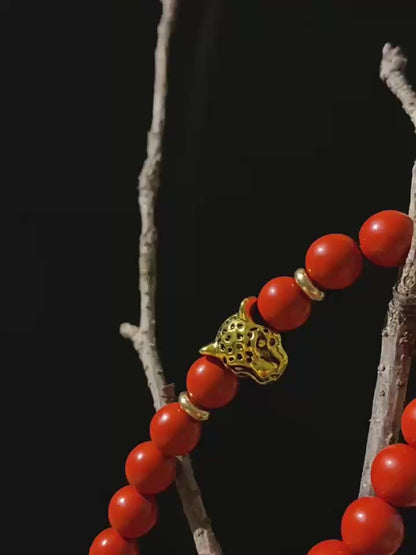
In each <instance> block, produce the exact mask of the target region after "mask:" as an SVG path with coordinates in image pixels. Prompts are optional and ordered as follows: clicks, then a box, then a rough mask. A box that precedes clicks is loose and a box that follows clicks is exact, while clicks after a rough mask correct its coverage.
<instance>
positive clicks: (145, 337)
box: [120, 0, 222, 555]
mask: <svg viewBox="0 0 416 555" xmlns="http://www.w3.org/2000/svg"><path fill="white" fill-rule="evenodd" d="M162 5H163V8H162V17H161V19H160V22H159V26H158V36H157V44H156V52H155V81H154V95H153V114H152V123H151V128H150V131H149V133H148V142H147V158H146V160H145V162H144V165H143V168H142V171H141V173H140V176H139V196H138V203H139V207H140V216H141V234H140V245H139V292H140V301H141V302H140V328H138V327H137V326H133V325H131V324H128V323H124V324H121V326H120V333H121V335H122V336H123V337H125V338H127V339H130V340H131V341H132V343H133V347H134V348H135V350H136V351H137V353H138V355H139V357H140V360H141V361H142V364H143V369H144V372H145V375H146V378H147V383H148V386H149V389H150V392H151V394H152V397H153V404H154V407H155V409H156V410H158V409H159V408H160V407H162V406H163V405H164V404H166V403H167V402H171V401H172V400H173V399H172V398H173V397H174V391H173V386H172V384H170V385H166V379H165V375H164V372H163V368H162V363H161V361H160V357H159V354H158V351H157V345H156V310H155V302H156V299H155V291H156V247H157V231H156V227H155V217H154V208H155V201H156V196H157V192H158V189H159V186H160V166H161V161H162V140H163V132H164V127H165V114H166V95H167V65H168V56H169V43H170V38H171V35H172V30H173V25H174V20H175V16H176V12H177V6H178V0H162ZM176 487H177V490H178V493H179V496H180V498H181V501H182V504H183V509H184V512H185V515H186V517H187V519H188V522H189V526H190V527H191V530H192V534H193V537H194V541H195V547H196V550H197V553H198V554H199V555H221V553H222V551H221V547H220V545H219V544H218V542H217V540H216V538H215V536H214V532H213V531H212V527H211V524H210V521H209V518H208V516H207V513H206V511H205V507H204V504H203V501H202V497H201V492H200V490H199V488H198V484H197V482H196V480H195V476H194V472H193V469H192V464H191V461H190V459H189V457H178V460H177V478H176Z"/></svg>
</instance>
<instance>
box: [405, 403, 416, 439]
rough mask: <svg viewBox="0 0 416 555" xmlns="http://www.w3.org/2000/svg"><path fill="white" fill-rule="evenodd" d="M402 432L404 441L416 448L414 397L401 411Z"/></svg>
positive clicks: (415, 405) (415, 404) (415, 408)
mask: <svg viewBox="0 0 416 555" xmlns="http://www.w3.org/2000/svg"><path fill="white" fill-rule="evenodd" d="M402 433H403V437H404V439H405V441H406V443H408V444H409V445H411V446H412V447H415V448H416V399H413V401H411V402H410V403H409V404H408V405H407V407H406V408H405V409H404V411H403V414H402Z"/></svg>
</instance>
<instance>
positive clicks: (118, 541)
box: [89, 528, 139, 555]
mask: <svg viewBox="0 0 416 555" xmlns="http://www.w3.org/2000/svg"><path fill="white" fill-rule="evenodd" d="M89 555H139V546H138V545H137V542H136V541H134V540H126V539H124V538H123V537H121V536H120V534H119V533H118V532H117V531H116V530H114V528H107V529H106V530H103V531H102V532H100V533H99V534H98V536H97V537H96V538H95V539H94V541H93V542H92V544H91V547H90V550H89Z"/></svg>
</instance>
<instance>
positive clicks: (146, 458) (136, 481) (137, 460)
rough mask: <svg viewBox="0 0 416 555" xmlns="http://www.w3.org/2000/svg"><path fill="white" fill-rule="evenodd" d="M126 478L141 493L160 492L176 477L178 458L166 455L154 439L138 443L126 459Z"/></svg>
mask: <svg viewBox="0 0 416 555" xmlns="http://www.w3.org/2000/svg"><path fill="white" fill-rule="evenodd" d="M125 471H126V478H127V481H128V483H129V484H130V485H132V486H134V487H135V488H137V489H138V490H139V491H140V493H143V494H146V495H150V494H156V493H160V492H161V491H164V490H165V489H166V488H168V487H169V486H170V484H171V483H172V482H173V480H174V479H175V474H176V460H175V459H174V458H173V457H165V455H164V454H163V453H162V451H160V449H158V448H157V447H156V445H155V444H154V443H153V441H146V442H144V443H140V444H139V445H137V446H136V447H135V448H134V449H133V450H132V451H131V452H130V454H129V456H128V457H127V460H126V466H125Z"/></svg>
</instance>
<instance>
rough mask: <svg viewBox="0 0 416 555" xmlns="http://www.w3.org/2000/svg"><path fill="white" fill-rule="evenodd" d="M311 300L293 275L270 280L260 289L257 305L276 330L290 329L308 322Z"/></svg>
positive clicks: (268, 323)
mask: <svg viewBox="0 0 416 555" xmlns="http://www.w3.org/2000/svg"><path fill="white" fill-rule="evenodd" d="M311 306H312V302H311V300H310V299H309V298H308V297H307V296H306V295H305V293H303V291H302V290H301V289H300V287H299V286H298V284H297V283H296V281H295V279H294V278H292V277H287V276H284V277H277V278H274V279H272V280H270V281H269V282H268V283H266V285H265V286H264V287H263V289H262V290H261V291H260V293H259V296H258V299H257V307H258V310H259V313H260V315H261V317H262V318H263V320H264V321H265V322H266V324H267V325H268V326H270V327H271V328H272V329H274V330H276V331H289V330H294V329H295V328H298V327H299V326H301V325H302V324H304V323H305V322H306V320H307V319H308V318H309V316H310V314H311Z"/></svg>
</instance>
